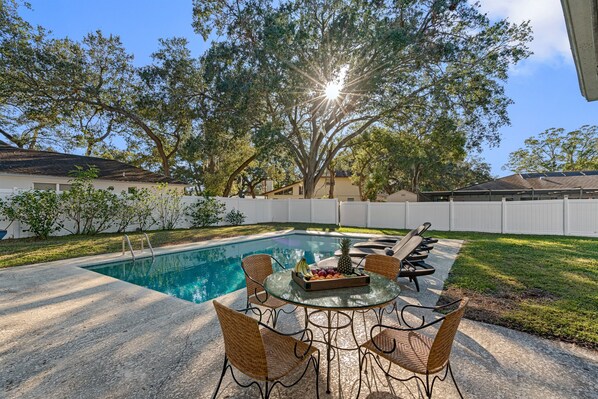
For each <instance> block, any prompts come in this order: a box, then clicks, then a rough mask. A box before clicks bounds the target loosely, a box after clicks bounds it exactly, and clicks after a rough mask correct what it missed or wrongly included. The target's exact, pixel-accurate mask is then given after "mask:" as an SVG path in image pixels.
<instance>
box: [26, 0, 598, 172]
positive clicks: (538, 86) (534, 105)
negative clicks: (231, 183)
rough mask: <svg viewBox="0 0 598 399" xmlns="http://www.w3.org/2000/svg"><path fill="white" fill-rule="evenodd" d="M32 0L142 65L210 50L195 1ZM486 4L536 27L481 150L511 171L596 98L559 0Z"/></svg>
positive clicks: (55, 21) (594, 106)
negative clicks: (160, 50)
mask: <svg viewBox="0 0 598 399" xmlns="http://www.w3.org/2000/svg"><path fill="white" fill-rule="evenodd" d="M29 1H30V3H31V5H32V7H33V11H24V12H23V16H24V17H25V18H26V19H27V20H28V21H30V22H32V23H34V24H40V25H42V26H44V27H46V28H48V29H50V30H52V31H53V32H54V34H55V35H56V36H58V37H64V36H68V37H70V38H72V39H74V40H79V39H80V38H82V37H83V36H84V35H85V34H86V33H88V32H90V31H94V30H97V29H101V30H102V31H103V32H104V33H112V34H117V35H119V36H120V37H121V39H122V42H123V44H124V45H125V47H126V48H127V50H128V51H129V52H130V53H132V54H134V55H135V63H136V64H137V65H144V64H146V63H148V62H149V60H150V58H149V56H150V54H151V53H152V52H153V51H154V50H155V49H156V48H157V43H158V38H161V37H173V36H184V37H187V38H189V41H190V47H191V50H192V52H193V54H194V55H196V56H198V55H200V54H201V53H202V52H203V51H204V50H205V48H206V44H205V43H204V42H203V41H202V39H201V38H200V37H199V36H197V35H195V34H194V32H193V29H192V28H191V0H170V1H164V0H162V1H160V0H120V1H116V0H103V1H91V0H29ZM481 4H482V9H483V10H484V11H485V12H487V13H488V14H489V15H490V17H492V18H508V19H509V20H511V21H513V22H519V21H522V20H527V19H529V20H530V21H531V25H532V29H533V31H534V41H533V42H532V44H531V49H532V50H533V51H534V55H533V56H532V57H530V58H529V59H528V60H526V61H525V62H524V63H523V64H521V65H519V66H517V67H516V68H515V69H514V70H513V71H512V73H511V77H510V79H509V81H508V82H507V84H506V90H507V94H508V95H509V97H511V99H513V101H514V102H515V104H514V105H512V106H511V107H510V108H509V116H510V118H511V126H505V127H503V128H502V129H501V134H502V141H501V144H500V146H498V147H495V148H486V149H484V151H483V153H482V154H481V155H482V157H483V159H484V160H485V161H486V162H488V163H490V164H491V165H492V173H493V174H494V175H498V176H503V175H506V174H509V172H508V171H504V170H502V169H501V167H502V166H503V165H504V164H505V163H506V162H507V160H508V156H509V153H510V152H511V151H514V150H516V149H517V148H519V147H521V146H522V145H523V141H524V140H525V139H526V138H527V137H529V136H532V135H536V134H538V133H540V132H541V131H543V130H545V129H547V128H550V127H563V128H565V129H570V130H573V129H575V128H577V127H579V126H582V125H585V124H590V125H594V124H596V125H598V102H595V103H588V102H586V100H585V99H584V98H583V97H582V96H581V93H580V91H579V85H578V82H577V75H576V72H575V66H574V64H573V60H572V57H571V51H570V49H569V43H568V39H567V34H566V30H565V25H564V20H563V15H562V10H561V6H560V1H559V0H541V1H539V0H481ZM539 4H541V7H539Z"/></svg>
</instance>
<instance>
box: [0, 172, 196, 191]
mask: <svg viewBox="0 0 598 399" xmlns="http://www.w3.org/2000/svg"><path fill="white" fill-rule="evenodd" d="M0 176H15V177H19V176H32V177H36V176H40V177H51V178H55V179H68V180H73V179H75V177H74V176H57V175H42V174H37V175H32V174H30V173H6V172H2V171H0ZM93 180H94V181H96V180H97V181H106V182H113V183H131V184H138V183H143V184H168V185H169V186H185V187H187V186H190V184H187V183H183V182H178V183H170V182H160V181H155V182H152V181H140V180H111V179H102V178H95V179H93Z"/></svg>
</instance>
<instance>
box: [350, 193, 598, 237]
mask: <svg viewBox="0 0 598 399" xmlns="http://www.w3.org/2000/svg"><path fill="white" fill-rule="evenodd" d="M340 221H341V224H342V225H343V226H356V227H372V228H394V229H412V228H415V227H417V226H419V225H420V224H422V223H423V222H430V223H432V229H433V230H441V231H479V232H488V233H504V234H553V235H577V236H590V237H598V199H567V198H565V199H562V200H542V201H504V200H503V201H501V202H497V201H487V202H453V201H450V202H414V203H409V202H404V203H402V202H386V203H384V202H341V204H340Z"/></svg>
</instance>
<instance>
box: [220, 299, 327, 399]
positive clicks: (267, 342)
mask: <svg viewBox="0 0 598 399" xmlns="http://www.w3.org/2000/svg"><path fill="white" fill-rule="evenodd" d="M214 307H215V308H216V313H217V315H218V320H219V321H220V327H221V329H222V335H223V336H224V353H225V354H224V365H223V367H222V373H221V375H220V379H219V380H218V385H217V386H216V390H215V391H214V395H213V396H212V398H213V399H215V398H216V397H217V395H218V391H219V390H220V386H221V385H222V380H223V379H224V376H225V375H226V372H227V370H228V369H230V370H231V375H232V377H233V380H234V381H235V382H236V383H237V384H238V385H240V386H242V387H244V388H248V387H250V386H252V385H255V386H257V388H258V389H259V392H260V396H261V397H262V398H266V399H267V398H269V397H270V394H271V393H272V390H273V389H274V387H275V386H276V385H279V384H280V385H282V386H284V387H287V388H289V387H292V386H293V385H295V384H297V383H298V382H299V381H300V380H301V379H302V378H303V377H304V376H305V374H306V373H307V370H308V369H309V366H310V365H313V368H314V371H315V373H316V397H317V398H319V397H320V396H319V386H318V376H319V367H320V352H319V351H318V349H316V348H314V347H313V346H312V342H313V334H312V332H311V330H309V329H304V330H301V331H298V332H295V333H291V334H283V333H280V332H278V331H276V330H274V329H272V328H271V327H269V326H268V325H266V324H263V323H261V322H259V321H257V320H255V319H253V318H251V317H249V316H246V315H244V314H242V313H240V312H238V311H236V310H233V309H230V308H228V307H226V306H224V305H222V304H221V303H219V302H217V301H214ZM260 326H261V327H263V328H260ZM293 335H301V337H300V339H295V338H293V337H292V336H293ZM304 363H306V365H305V369H304V370H303V373H302V374H301V376H300V377H299V378H298V379H297V380H296V381H295V382H293V383H292V384H289V385H286V384H284V383H283V382H281V381H280V380H281V378H283V377H285V376H286V375H288V374H290V373H291V372H293V371H294V370H296V369H297V368H299V367H300V366H301V365H302V364H304ZM233 366H234V367H235V368H236V369H237V370H239V371H240V372H242V373H243V374H245V375H247V376H248V377H250V378H252V379H253V380H254V381H252V382H251V383H249V384H243V383H241V382H239V380H238V379H237V378H236V377H235V374H234V372H233ZM261 383H263V384H261Z"/></svg>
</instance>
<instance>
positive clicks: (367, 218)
mask: <svg viewBox="0 0 598 399" xmlns="http://www.w3.org/2000/svg"><path fill="white" fill-rule="evenodd" d="M370 217H371V216H370V200H367V201H366V202H365V227H366V228H369V227H370Z"/></svg>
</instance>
